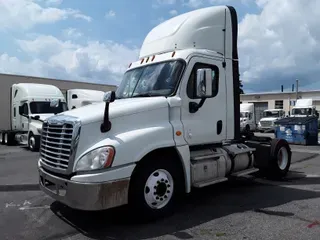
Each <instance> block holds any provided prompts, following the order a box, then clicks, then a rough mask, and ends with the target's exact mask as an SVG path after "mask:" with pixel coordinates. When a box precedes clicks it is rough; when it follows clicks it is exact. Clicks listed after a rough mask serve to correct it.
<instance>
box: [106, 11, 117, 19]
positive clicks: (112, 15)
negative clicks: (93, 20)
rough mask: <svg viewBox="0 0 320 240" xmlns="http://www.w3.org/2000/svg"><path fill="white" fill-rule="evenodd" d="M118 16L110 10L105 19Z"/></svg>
mask: <svg viewBox="0 0 320 240" xmlns="http://www.w3.org/2000/svg"><path fill="white" fill-rule="evenodd" d="M115 16H116V13H115V11H113V10H110V11H109V12H107V13H106V15H105V17H106V18H112V17H115Z"/></svg>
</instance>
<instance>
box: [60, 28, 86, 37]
mask: <svg viewBox="0 0 320 240" xmlns="http://www.w3.org/2000/svg"><path fill="white" fill-rule="evenodd" d="M62 33H63V35H64V36H65V37H66V38H79V37H81V36H82V35H83V34H82V33H81V32H80V31H78V30H77V29H75V28H67V29H64V30H63V31H62Z"/></svg>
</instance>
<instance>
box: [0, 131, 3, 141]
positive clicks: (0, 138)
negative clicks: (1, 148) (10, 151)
mask: <svg viewBox="0 0 320 240" xmlns="http://www.w3.org/2000/svg"><path fill="white" fill-rule="evenodd" d="M2 140H3V138H2V133H0V143H2Z"/></svg>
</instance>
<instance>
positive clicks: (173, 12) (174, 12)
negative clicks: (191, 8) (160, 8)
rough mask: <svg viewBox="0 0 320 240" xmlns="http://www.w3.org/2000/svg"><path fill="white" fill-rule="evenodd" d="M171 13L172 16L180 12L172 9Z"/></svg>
mask: <svg viewBox="0 0 320 240" xmlns="http://www.w3.org/2000/svg"><path fill="white" fill-rule="evenodd" d="M169 14H170V15H172V16H175V15H177V14H178V12H177V10H171V11H170V12H169Z"/></svg>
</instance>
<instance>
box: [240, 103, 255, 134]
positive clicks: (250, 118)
mask: <svg viewBox="0 0 320 240" xmlns="http://www.w3.org/2000/svg"><path fill="white" fill-rule="evenodd" d="M256 128H257V124H256V118H255V111H254V104H253V103H242V104H240V130H241V131H247V132H249V131H255V130H256Z"/></svg>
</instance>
